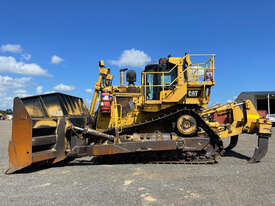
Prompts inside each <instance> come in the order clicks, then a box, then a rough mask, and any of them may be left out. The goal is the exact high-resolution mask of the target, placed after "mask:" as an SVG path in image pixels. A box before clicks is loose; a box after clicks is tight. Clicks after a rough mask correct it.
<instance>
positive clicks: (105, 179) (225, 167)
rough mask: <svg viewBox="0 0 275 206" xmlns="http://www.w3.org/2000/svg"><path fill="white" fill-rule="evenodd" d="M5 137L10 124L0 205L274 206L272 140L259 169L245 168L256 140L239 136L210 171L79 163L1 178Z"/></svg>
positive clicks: (0, 129)
mask: <svg viewBox="0 0 275 206" xmlns="http://www.w3.org/2000/svg"><path fill="white" fill-rule="evenodd" d="M274 129H275V128H273V131H274ZM10 136H11V122H10V121H0V185H1V187H0V205H66V206H68V205H131V206H132V205H211V206H212V205H275V177H274V174H275V152H274V148H275V140H274V137H273V138H271V139H270V145H269V146H270V147H269V152H268V154H267V156H266V157H265V158H264V159H263V161H262V162H261V163H258V164H247V163H246V158H247V157H250V156H251V155H252V153H253V151H254V147H255V146H256V144H257V137H256V136H255V135H242V136H241V137H240V141H239V144H238V146H237V147H236V148H235V150H234V152H232V153H231V154H229V155H227V156H225V157H222V159H221V160H220V161H219V163H218V164H214V165H162V164H160V165H150V164H147V165H146V164H145V165H144V164H136V165H135V164H127V165H92V164H90V163H89V162H87V161H83V160H89V159H90V158H86V159H85V158H84V159H83V158H82V159H80V160H78V161H76V160H75V161H74V162H72V163H71V164H69V165H68V166H63V167H61V166H58V167H50V168H45V169H43V170H38V171H32V172H30V173H21V174H20V173H19V174H14V175H5V174H4V171H5V170H6V169H7V168H8V141H9V139H10ZM81 161H82V162H81Z"/></svg>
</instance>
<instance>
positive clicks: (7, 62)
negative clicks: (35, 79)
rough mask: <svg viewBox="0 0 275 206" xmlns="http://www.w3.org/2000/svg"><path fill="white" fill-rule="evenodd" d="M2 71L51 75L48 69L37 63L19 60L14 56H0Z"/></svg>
mask: <svg viewBox="0 0 275 206" xmlns="http://www.w3.org/2000/svg"><path fill="white" fill-rule="evenodd" d="M0 72H9V73H16V74H26V75H37V76H38V75H41V76H50V75H49V74H48V72H47V70H45V69H43V68H41V67H40V66H39V65H37V64H35V63H30V64H27V63H24V62H17V61H16V59H15V58H14V57H11V56H9V57H6V56H0Z"/></svg>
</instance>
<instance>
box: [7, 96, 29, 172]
mask: <svg viewBox="0 0 275 206" xmlns="http://www.w3.org/2000/svg"><path fill="white" fill-rule="evenodd" d="M9 157H10V159H9V167H10V169H9V170H8V171H7V173H12V172H14V171H16V170H19V169H22V168H24V167H27V166H29V165H30V164H32V119H31V117H30V116H29V114H28V113H27V111H26V109H25V107H24V105H23V103H22V101H21V100H20V99H19V98H18V97H17V98H15V99H14V116H13V121H12V140H11V141H10V143H9Z"/></svg>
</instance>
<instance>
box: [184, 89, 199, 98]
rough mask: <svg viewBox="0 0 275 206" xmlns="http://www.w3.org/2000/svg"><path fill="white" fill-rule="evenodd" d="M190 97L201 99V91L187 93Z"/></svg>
mask: <svg viewBox="0 0 275 206" xmlns="http://www.w3.org/2000/svg"><path fill="white" fill-rule="evenodd" d="M187 96H188V97H199V96H200V91H199V90H189V91H188V93H187Z"/></svg>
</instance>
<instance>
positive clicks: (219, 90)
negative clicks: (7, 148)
mask: <svg viewBox="0 0 275 206" xmlns="http://www.w3.org/2000/svg"><path fill="white" fill-rule="evenodd" d="M274 2H275V1H272V0H270V1H264V0H263V1H252V0H250V1H205V0H204V1H180V0H179V1H160V0H158V1H148V0H147V1H142V0H139V1H118V0H117V1H104V0H101V1H88V0H86V1H85V0H82V1H73V0H72V1H68V0H67V1H65V0H64V1H62V0H59V1H52V0H48V1H37V0H36V1H35V0H29V1H22V0H17V1H13V0H2V1H1V4H0V19H1V25H0V48H1V49H0V99H1V103H0V109H5V108H11V107H12V105H11V103H12V101H11V100H12V98H13V97H14V96H17V95H19V96H24V95H33V94H37V92H48V91H53V90H55V91H57V90H58V89H59V90H60V91H61V90H66V91H64V92H65V93H68V94H71V95H75V96H79V97H82V98H83V99H84V100H85V101H86V100H87V99H91V95H92V94H91V93H87V92H86V91H85V90H87V89H91V88H93V86H94V83H95V81H96V79H97V75H98V61H99V60H100V59H103V60H105V64H106V65H107V66H108V67H110V68H111V69H112V73H113V74H114V76H115V81H114V83H116V84H118V83H119V69H120V66H119V65H115V64H114V63H117V64H119V63H121V61H122V60H123V59H120V57H121V56H122V55H123V54H124V57H125V54H127V51H128V54H129V51H134V52H132V53H134V55H136V53H135V52H138V54H139V55H141V57H145V59H146V58H147V60H148V58H150V59H151V60H158V59H159V58H160V57H166V56H167V55H168V54H172V55H173V56H184V53H185V52H189V53H215V54H217V57H216V68H217V70H216V86H215V87H214V88H213V90H212V96H211V103H216V102H219V103H225V102H226V101H227V100H231V99H233V98H234V97H235V96H237V95H238V94H239V93H240V92H242V91H253V90H275V84H274V77H275V58H274V55H275V3H274ZM125 52H126V53H125ZM129 55H131V52H130V54H129ZM53 56H56V57H53ZM139 57H140V56H139ZM141 57H140V58H141ZM132 59H135V58H133V56H132ZM112 60H114V61H112ZM111 63H113V64H114V65H112V64H111ZM126 63H128V64H129V65H128V67H129V68H132V69H136V70H137V72H138V73H139V72H141V71H142V68H135V67H139V64H137V63H136V62H130V61H129V62H126Z"/></svg>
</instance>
